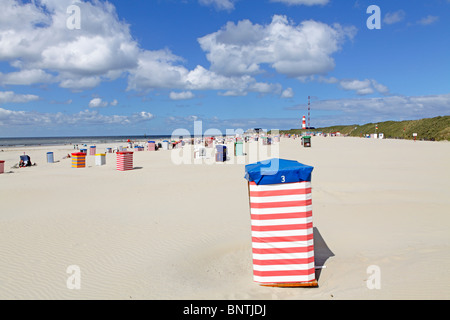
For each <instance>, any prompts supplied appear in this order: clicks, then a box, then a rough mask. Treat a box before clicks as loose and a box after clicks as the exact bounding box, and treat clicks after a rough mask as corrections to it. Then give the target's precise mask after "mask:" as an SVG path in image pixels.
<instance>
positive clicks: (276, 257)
mask: <svg viewBox="0 0 450 320" xmlns="http://www.w3.org/2000/svg"><path fill="white" fill-rule="evenodd" d="M312 170H313V167H311V166H307V165H304V164H301V163H299V162H297V161H291V160H284V159H270V160H267V161H263V162H257V163H254V164H249V165H246V167H245V171H246V174H245V178H246V179H247V180H248V188H249V197H250V216H251V233H252V254H253V279H254V281H255V282H257V283H259V284H261V285H268V286H278V287H293V286H299V287H300V286H301V287H303V286H310V287H316V286H317V281H316V277H315V265H314V241H313V219H312V198H311V173H312Z"/></svg>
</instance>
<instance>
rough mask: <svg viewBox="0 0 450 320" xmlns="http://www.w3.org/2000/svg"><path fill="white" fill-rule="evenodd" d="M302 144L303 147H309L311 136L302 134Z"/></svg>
mask: <svg viewBox="0 0 450 320" xmlns="http://www.w3.org/2000/svg"><path fill="white" fill-rule="evenodd" d="M302 145H303V147H305V148H310V147H311V136H303V137H302Z"/></svg>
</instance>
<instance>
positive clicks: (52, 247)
mask: <svg viewBox="0 0 450 320" xmlns="http://www.w3.org/2000/svg"><path fill="white" fill-rule="evenodd" d="M230 146H231V145H230ZM253 146H255V143H253ZM279 146H280V154H279V155H280V157H281V158H285V159H291V160H298V161H300V162H302V163H305V164H308V165H312V166H314V172H313V181H312V182H313V217H314V227H315V244H316V247H315V249H316V263H317V264H318V265H322V264H325V265H326V268H325V269H322V270H320V272H318V282H319V287H318V288H314V289H306V288H297V289H283V288H268V287H261V286H259V285H257V284H255V283H254V282H253V279H252V262H251V238H250V216H249V206H248V195H247V183H246V180H245V179H244V178H243V176H244V161H243V159H241V160H240V162H241V163H240V164H238V163H237V160H236V159H231V160H230V162H229V163H228V164H190V165H188V164H182V165H175V164H174V163H173V161H172V159H171V157H172V156H173V154H172V151H163V150H159V151H157V152H148V151H143V152H135V153H134V166H135V167H137V169H136V170H133V171H128V172H118V171H116V170H115V157H116V156H115V154H107V159H106V162H107V163H106V165H105V166H101V167H99V166H95V161H94V156H88V157H87V168H84V169H73V168H71V159H62V157H63V156H64V155H66V154H67V153H69V152H73V147H72V146H60V147H36V148H27V149H26V150H23V149H20V148H18V149H11V148H10V149H6V148H3V149H4V150H5V151H4V152H0V160H6V163H5V172H6V173H5V174H2V175H0V299H449V298H450V273H449V270H450V232H449V231H450V230H449V226H450V198H449V194H450V183H449V181H450V166H449V159H450V143H447V142H419V141H418V142H413V141H400V140H373V139H359V138H343V137H333V138H331V137H328V138H322V137H313V139H312V148H303V147H301V146H300V141H299V140H298V139H296V140H294V139H287V138H286V139H282V141H281V143H280V145H279ZM105 147H106V145H98V146H97V150H98V151H104V148H105ZM111 147H114V145H111ZM185 150H187V148H186V149H185ZM24 151H26V153H27V154H28V155H30V157H31V160H32V161H33V162H36V163H37V164H38V165H37V166H35V167H31V168H21V169H10V167H11V166H13V165H14V164H15V163H17V162H18V159H19V156H20V155H21V154H23V152H24ZM47 151H53V152H54V153H55V156H54V158H55V160H56V161H59V162H57V163H53V164H48V163H46V152H47ZM270 157H271V154H270V152H269V153H268V155H267V157H266V158H270ZM189 159H190V157H189ZM250 160H263V159H262V158H259V159H254V157H253V158H252V159H250V158H249V157H247V161H250ZM71 265H76V266H79V268H80V270H81V282H80V283H81V288H80V289H79V290H70V289H68V288H67V285H66V282H67V279H68V278H69V277H70V274H68V273H67V272H66V269H67V267H69V266H71ZM373 265H374V266H377V267H379V270H380V271H381V277H380V280H381V288H380V289H372V290H371V289H369V288H368V286H367V279H369V277H370V276H371V274H369V273H368V272H367V268H368V267H369V266H373Z"/></svg>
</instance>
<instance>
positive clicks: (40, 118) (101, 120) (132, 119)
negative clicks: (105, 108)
mask: <svg viewBox="0 0 450 320" xmlns="http://www.w3.org/2000/svg"><path fill="white" fill-rule="evenodd" d="M153 118H154V116H153V115H152V114H151V113H149V112H146V111H141V112H138V113H134V114H132V115H130V116H122V115H107V116H106V115H102V114H100V113H99V112H98V111H95V110H84V111H80V112H78V113H75V114H65V113H61V112H58V113H38V112H27V111H12V110H7V109H3V108H0V125H2V126H5V127H8V126H26V125H32V126H36V127H53V126H61V125H64V126H77V125H79V124H80V123H83V124H84V125H99V124H105V125H121V124H130V123H136V122H143V121H149V120H151V119H153Z"/></svg>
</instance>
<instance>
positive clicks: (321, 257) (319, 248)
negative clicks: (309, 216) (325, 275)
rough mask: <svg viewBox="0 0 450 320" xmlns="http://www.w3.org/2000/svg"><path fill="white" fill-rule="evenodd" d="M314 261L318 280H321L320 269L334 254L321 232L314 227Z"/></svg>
mask: <svg viewBox="0 0 450 320" xmlns="http://www.w3.org/2000/svg"><path fill="white" fill-rule="evenodd" d="M313 232H314V261H315V265H316V268H317V267H319V268H318V269H316V280H319V278H320V273H321V272H322V269H321V268H320V267H322V266H324V265H325V261H327V259H328V258H329V257H334V253H333V252H332V251H331V250H330V248H328V246H327V244H326V242H325V240H324V239H323V238H322V235H321V234H320V232H319V230H318V229H317V228H316V227H314V228H313Z"/></svg>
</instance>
